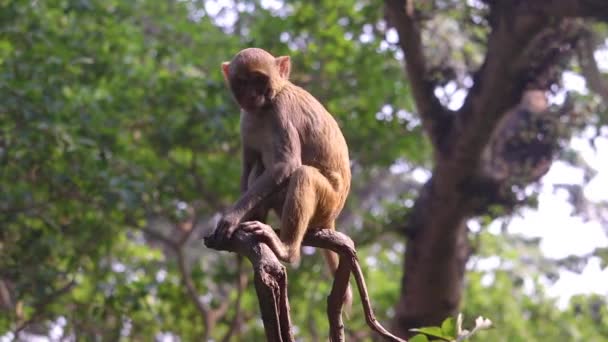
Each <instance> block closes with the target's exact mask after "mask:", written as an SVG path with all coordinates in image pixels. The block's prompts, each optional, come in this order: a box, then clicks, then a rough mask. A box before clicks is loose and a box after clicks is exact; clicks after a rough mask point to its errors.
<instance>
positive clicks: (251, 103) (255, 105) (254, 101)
mask: <svg viewBox="0 0 608 342" xmlns="http://www.w3.org/2000/svg"><path fill="white" fill-rule="evenodd" d="M265 103H266V101H265V99H264V97H262V96H256V97H251V98H247V99H245V100H244V101H243V104H242V106H243V108H244V109H246V110H254V109H259V108H262V107H263V106H264V104H265Z"/></svg>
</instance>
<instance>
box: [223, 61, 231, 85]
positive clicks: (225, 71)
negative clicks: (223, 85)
mask: <svg viewBox="0 0 608 342" xmlns="http://www.w3.org/2000/svg"><path fill="white" fill-rule="evenodd" d="M229 71H230V62H224V63H222V74H224V79H225V80H226V81H228V72H229Z"/></svg>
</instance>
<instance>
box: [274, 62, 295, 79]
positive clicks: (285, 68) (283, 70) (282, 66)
mask: <svg viewBox="0 0 608 342" xmlns="http://www.w3.org/2000/svg"><path fill="white" fill-rule="evenodd" d="M275 60H276V63H277V67H278V68H279V75H281V77H282V78H284V79H288V78H289V74H290V73H291V59H290V58H289V56H280V57H277V58H276V59H275Z"/></svg>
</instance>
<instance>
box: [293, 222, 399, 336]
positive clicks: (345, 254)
mask: <svg viewBox="0 0 608 342" xmlns="http://www.w3.org/2000/svg"><path fill="white" fill-rule="evenodd" d="M303 244H305V245H307V246H313V247H319V248H325V249H329V250H332V251H334V252H336V253H338V254H339V255H340V264H339V266H338V272H337V273H336V277H335V279H334V287H333V288H332V294H331V295H330V298H328V303H330V304H333V305H337V306H339V307H328V309H327V310H328V313H330V312H332V311H333V312H338V313H339V312H341V305H342V304H343V303H341V302H334V300H335V298H331V297H332V295H338V293H335V294H334V289H336V288H337V289H340V291H342V293H344V292H345V291H346V287H347V286H348V276H347V275H348V274H350V272H352V273H353V275H354V276H355V281H356V283H357V288H358V289H359V295H360V296H361V303H362V304H363V311H364V313H365V321H366V322H367V325H368V326H369V327H370V328H372V330H374V331H375V332H376V333H378V334H379V335H380V336H382V337H384V338H385V339H386V340H387V341H396V342H406V341H405V340H404V339H401V338H399V337H397V336H395V335H393V334H391V333H390V332H389V331H388V330H386V329H385V328H384V327H383V326H382V325H381V324H380V322H378V320H377V319H376V316H375V314H374V310H373V309H372V305H371V301H370V299H369V292H368V291H367V286H366V285H365V278H364V277H363V271H362V270H361V266H360V265H359V260H358V258H357V251H356V249H355V244H354V242H353V240H351V239H350V238H349V237H348V236H347V235H346V234H344V233H340V232H337V231H334V230H331V229H321V230H315V231H309V232H308V233H307V234H306V236H305V238H304V242H303ZM332 321H333V320H332V318H331V314H330V323H331V322H332ZM333 322H334V323H341V319H340V320H337V322H336V321H333ZM342 338H343V335H342ZM332 341H333V340H332ZM338 341H342V340H338Z"/></svg>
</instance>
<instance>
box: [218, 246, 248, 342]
mask: <svg viewBox="0 0 608 342" xmlns="http://www.w3.org/2000/svg"><path fill="white" fill-rule="evenodd" d="M236 266H237V287H236V288H237V294H236V303H235V305H234V306H235V308H234V317H233V318H232V321H231V322H230V327H229V328H228V331H227V332H226V335H224V338H222V342H228V341H230V339H231V338H232V335H234V334H235V333H238V332H239V330H240V325H241V320H242V317H241V303H242V298H243V292H244V291H245V288H246V287H247V280H248V277H247V275H246V274H245V272H243V257H241V256H240V255H239V256H237V264H236Z"/></svg>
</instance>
